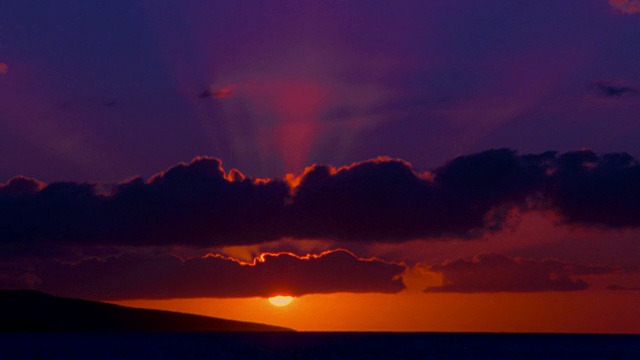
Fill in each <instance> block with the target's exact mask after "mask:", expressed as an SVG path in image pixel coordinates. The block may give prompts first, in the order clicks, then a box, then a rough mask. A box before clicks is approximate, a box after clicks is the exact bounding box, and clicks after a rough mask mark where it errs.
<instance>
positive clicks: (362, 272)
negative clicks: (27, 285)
mask: <svg viewBox="0 0 640 360" xmlns="http://www.w3.org/2000/svg"><path fill="white" fill-rule="evenodd" d="M404 271H405V267H404V266H402V265H398V264H393V263H387V262H384V261H382V260H377V259H360V258H358V257H356V256H355V255H353V254H352V253H350V252H348V251H345V250H335V251H327V252H324V253H322V254H318V255H308V256H305V257H301V256H296V255H293V254H290V253H273V254H263V255H261V256H260V257H259V258H257V259H255V260H254V261H253V263H241V262H239V261H238V260H234V259H232V258H227V257H224V256H221V255H209V256H206V257H202V258H191V259H186V260H182V259H179V258H177V257H175V256H172V255H148V254H126V255H121V256H116V257H110V258H107V259H104V260H98V259H90V260H85V261H82V262H80V263H77V264H68V263H67V264H62V263H57V262H56V263H54V262H48V263H45V264H39V265H37V266H36V274H37V275H36V276H37V279H36V280H35V282H32V286H31V287H32V288H35V289H38V290H42V291H46V292H50V293H53V294H56V295H62V296H70V297H79V298H87V299H101V300H106V299H111V300H115V299H169V298H193V297H252V296H261V297H267V296H273V295H277V294H290V295H304V294H312V293H334V292H382V293H396V292H399V291H401V290H403V289H404V284H403V283H402V279H401V278H400V275H402V273H403V272H404ZM21 275H22V274H21ZM22 277H23V278H24V275H22ZM0 279H1V278H0ZM31 279H33V274H32V275H31Z"/></svg>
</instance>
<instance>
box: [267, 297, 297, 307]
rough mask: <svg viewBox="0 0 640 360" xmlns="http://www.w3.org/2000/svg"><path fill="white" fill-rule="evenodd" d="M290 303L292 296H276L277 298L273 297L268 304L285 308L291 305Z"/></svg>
mask: <svg viewBox="0 0 640 360" xmlns="http://www.w3.org/2000/svg"><path fill="white" fill-rule="evenodd" d="M292 301H293V296H282V295H278V296H273V297H270V298H269V302H270V303H271V305H273V306H279V307H283V306H287V305H289V304H291V302H292Z"/></svg>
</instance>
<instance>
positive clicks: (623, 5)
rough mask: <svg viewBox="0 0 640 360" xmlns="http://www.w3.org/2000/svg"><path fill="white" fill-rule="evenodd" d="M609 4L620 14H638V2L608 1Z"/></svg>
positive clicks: (639, 7)
mask: <svg viewBox="0 0 640 360" xmlns="http://www.w3.org/2000/svg"><path fill="white" fill-rule="evenodd" d="M609 4H610V5H611V6H613V7H614V8H615V9H616V10H618V11H620V12H621V13H625V14H636V13H640V0H609Z"/></svg>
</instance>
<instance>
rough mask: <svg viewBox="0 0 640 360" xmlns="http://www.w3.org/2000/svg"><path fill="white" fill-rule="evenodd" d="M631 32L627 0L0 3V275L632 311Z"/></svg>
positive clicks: (635, 150) (185, 302)
mask: <svg viewBox="0 0 640 360" xmlns="http://www.w3.org/2000/svg"><path fill="white" fill-rule="evenodd" d="M639 39H640V1H638V0H568V1H562V2H555V1H554V2H552V1H541V2H531V1H520V0H513V1H497V0H488V1H482V2H480V1H474V0H462V1H444V0H433V1H413V0H401V1H393V2H392V1H382V0H380V1H368V0H367V1H365V0H351V1H332V0H327V1H322V2H311V1H279V0H278V1H276V0H262V1H255V0H239V1H233V2H212V1H197V0H189V1H171V0H163V1H150V0H137V1H122V0H114V1H110V2H108V3H94V2H76V1H67V2H62V3H55V4H53V3H45V2H41V1H36V0H20V1H18V0H9V1H5V2H3V4H2V5H0V126H1V127H0V129H1V130H2V131H0V152H2V154H3V155H2V156H0V184H1V185H0V288H5V289H20V288H30V289H36V290H41V291H45V292H48V293H51V294H55V295H61V296H70V297H79V298H86V299H93V300H101V301H110V302H115V303H119V304H125V305H132V306H140V307H152V308H159V309H168V310H175V311H183V312H190V313H198V314H206V315H211V316H219V317H225V318H232V319H239V320H248V321H260V322H266V323H270V324H275V325H284V326H289V327H292V328H294V329H298V330H329V331H330V330H341V331H342V330H358V331H362V330H369V331H378V330H380V331H501V332H502V331H516V332H597V333H640V325H639V324H640V310H638V301H639V300H640V205H638V204H640V195H639V194H640V162H639V161H638V159H639V158H640V144H639V143H638V141H637V139H638V138H640V67H638V66H637V64H638V63H640V47H638V46H637V43H638V40H639ZM276 295H290V296H293V297H294V301H293V302H292V303H291V305H289V306H286V307H275V306H273V305H271V304H270V303H269V302H268V301H267V300H266V299H267V298H269V297H272V296H276Z"/></svg>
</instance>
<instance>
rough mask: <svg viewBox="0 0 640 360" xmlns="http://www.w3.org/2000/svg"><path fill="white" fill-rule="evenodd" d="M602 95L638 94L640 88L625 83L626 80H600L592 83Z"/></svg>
mask: <svg viewBox="0 0 640 360" xmlns="http://www.w3.org/2000/svg"><path fill="white" fill-rule="evenodd" d="M591 85H592V86H593V87H594V88H595V89H596V90H597V91H598V94H599V95H600V96H602V97H620V96H623V95H630V94H636V93H637V92H638V89H636V88H634V87H631V86H628V85H625V82H624V81H607V80H598V81H594V82H593V83H592V84H591Z"/></svg>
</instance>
